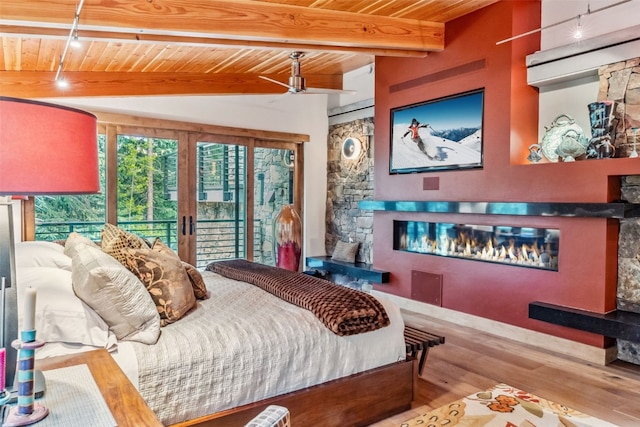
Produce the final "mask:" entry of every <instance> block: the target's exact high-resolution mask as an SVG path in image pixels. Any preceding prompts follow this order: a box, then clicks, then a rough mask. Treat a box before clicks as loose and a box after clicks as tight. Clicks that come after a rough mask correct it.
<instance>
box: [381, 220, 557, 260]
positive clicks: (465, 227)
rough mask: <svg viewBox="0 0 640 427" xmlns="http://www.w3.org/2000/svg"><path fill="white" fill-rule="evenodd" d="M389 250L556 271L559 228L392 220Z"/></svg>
mask: <svg viewBox="0 0 640 427" xmlns="http://www.w3.org/2000/svg"><path fill="white" fill-rule="evenodd" d="M393 249H394V250H398V251H405V252H413V253H420V254H429V255H439V256H446V257H455V258H465V259H470V260H475V261H484V262H493V263H501V264H508V265H514V266H520V267H530V268H540V269H543V270H552V271H558V252H559V249H560V230H558V229H553V228H530V227H512V226H493V225H473V224H449V223H442V222H421V221H393Z"/></svg>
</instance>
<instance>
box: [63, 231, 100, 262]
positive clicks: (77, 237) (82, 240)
mask: <svg viewBox="0 0 640 427" xmlns="http://www.w3.org/2000/svg"><path fill="white" fill-rule="evenodd" d="M84 245H89V246H95V247H98V245H97V244H96V243H95V242H94V241H93V240H91V239H89V238H88V237H86V236H83V235H82V234H80V233H76V232H75V231H72V232H71V233H69V235H68V236H67V240H66V241H65V242H64V254H65V255H67V256H68V257H70V258H73V256H74V255H75V254H76V253H77V252H78V248H82V247H84Z"/></svg>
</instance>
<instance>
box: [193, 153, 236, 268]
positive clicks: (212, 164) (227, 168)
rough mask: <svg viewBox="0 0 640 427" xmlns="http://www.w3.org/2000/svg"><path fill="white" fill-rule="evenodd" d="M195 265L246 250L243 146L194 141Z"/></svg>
mask: <svg viewBox="0 0 640 427" xmlns="http://www.w3.org/2000/svg"><path fill="white" fill-rule="evenodd" d="M196 150H197V153H196V154H197V155H196V165H197V178H196V191H197V201H198V202H197V221H196V230H197V231H196V265H197V266H198V267H206V265H207V264H208V263H210V262H211V261H215V260H221V259H233V258H244V257H245V254H246V230H245V224H246V153H247V149H246V147H244V146H240V145H233V144H221V143H212V142H198V143H197V148H196Z"/></svg>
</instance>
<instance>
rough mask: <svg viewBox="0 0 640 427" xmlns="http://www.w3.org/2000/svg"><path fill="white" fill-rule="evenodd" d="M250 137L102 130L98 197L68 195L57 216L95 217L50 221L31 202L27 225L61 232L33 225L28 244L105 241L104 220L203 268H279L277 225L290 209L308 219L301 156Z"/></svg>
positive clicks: (284, 145)
mask: <svg viewBox="0 0 640 427" xmlns="http://www.w3.org/2000/svg"><path fill="white" fill-rule="evenodd" d="M154 124H156V123H155V122H154ZM245 131H246V130H243V132H241V133H243V134H244V133H246V132H245ZM249 133H254V134H255V135H250V136H244V135H243V136H236V135H226V134H217V133H216V134H214V133H204V132H195V131H189V130H180V131H177V130H172V129H164V128H157V127H146V126H131V125H114V124H103V125H100V134H101V137H100V139H99V141H101V144H102V145H101V147H103V148H102V149H101V150H100V152H101V153H102V154H101V155H102V156H103V157H101V162H100V163H101V176H102V177H103V182H104V184H103V186H102V188H103V190H102V193H101V194H100V195H93V196H68V197H69V199H67V201H65V202H64V203H62V204H60V208H59V209H58V211H59V210H60V209H62V210H64V209H67V207H72V206H74V205H77V206H80V207H82V209H80V211H79V212H88V209H87V207H88V206H90V207H91V208H92V209H93V211H95V212H93V211H92V212H93V213H92V216H91V217H78V216H74V215H72V214H70V213H68V212H66V211H65V212H62V213H60V214H58V215H57V216H56V218H62V219H60V220H59V221H57V222H52V220H51V219H48V218H46V217H45V215H43V214H40V213H37V212H36V210H35V209H34V204H33V203H32V202H28V203H27V205H28V206H29V207H27V209H26V211H27V212H32V213H31V214H29V215H30V216H31V217H32V218H33V219H32V220H31V221H27V223H28V224H35V223H36V222H37V223H38V224H40V225H46V223H47V222H50V223H51V226H50V227H49V228H48V230H49V231H51V230H53V228H52V227H53V226H54V225H55V227H58V228H56V229H55V230H57V232H58V234H53V233H52V232H50V233H49V234H46V230H44V229H43V230H42V231H40V230H35V227H33V226H29V230H27V234H26V238H27V239H41V240H53V239H58V238H64V236H66V234H68V232H69V231H73V230H75V231H80V232H81V233H83V234H87V235H88V236H89V237H90V238H92V239H94V240H99V238H100V233H99V231H100V229H101V228H102V225H103V224H104V222H105V221H106V222H109V223H112V224H117V225H118V226H120V227H121V228H124V229H126V230H129V231H131V232H133V233H136V234H139V235H141V236H143V237H145V238H146V239H148V240H149V241H150V242H152V241H153V239H155V238H156V237H159V238H160V239H162V240H163V241H164V242H165V243H166V244H168V245H169V246H170V247H171V248H173V249H174V250H176V251H177V252H178V254H179V255H180V257H181V258H182V259H183V260H184V261H187V262H189V263H191V264H193V265H197V266H198V267H204V266H206V265H207V264H208V263H209V262H211V261H215V260H221V259H233V258H244V259H249V260H254V261H257V262H261V263H265V264H270V265H274V264H275V257H274V252H273V220H274V218H275V217H276V215H277V214H278V212H279V211H280V209H281V208H282V206H283V205H286V204H293V205H294V206H295V208H296V210H297V211H298V212H299V213H300V214H301V216H302V212H301V207H302V187H303V185H302V175H303V174H302V164H303V158H302V155H303V149H302V144H300V143H299V142H294V141H292V140H289V141H287V140H279V139H275V138H273V137H272V135H271V134H270V133H269V132H261V131H250V132H249ZM283 135H284V134H283ZM264 136H269V138H265V137H264ZM73 198H78V200H77V201H75V200H73ZM80 202H82V203H80ZM49 206H50V208H49V210H48V212H54V213H57V212H58V211H56V210H54V209H53V208H52V207H51V206H52V205H49ZM42 211H43V212H44V209H43V210H42ZM38 212H40V211H38ZM101 212H102V213H101ZM67 218H68V219H69V220H71V221H72V222H73V223H72V224H71V223H70V224H65V219H67ZM67 222H69V221H67Z"/></svg>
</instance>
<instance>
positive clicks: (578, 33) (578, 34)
mask: <svg viewBox="0 0 640 427" xmlns="http://www.w3.org/2000/svg"><path fill="white" fill-rule="evenodd" d="M587 14H589V11H587ZM581 16H582V15H578V25H577V26H576V30H575V31H574V32H573V38H574V39H576V40H579V39H581V38H582V25H580V17H581Z"/></svg>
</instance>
